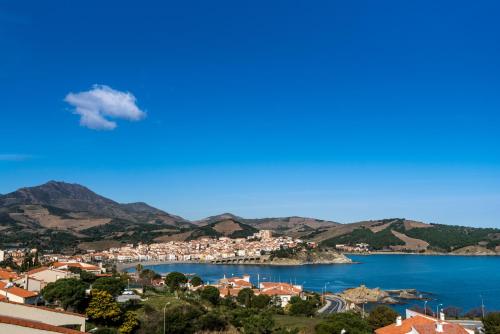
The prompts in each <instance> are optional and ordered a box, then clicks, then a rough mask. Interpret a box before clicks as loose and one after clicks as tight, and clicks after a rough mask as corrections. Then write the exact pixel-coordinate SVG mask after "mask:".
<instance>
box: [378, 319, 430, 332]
mask: <svg viewBox="0 0 500 334" xmlns="http://www.w3.org/2000/svg"><path fill="white" fill-rule="evenodd" d="M435 322H436V321H435V320H433V319H430V318H427V317H423V316H418V315H417V316H415V317H412V318H408V319H406V320H403V321H402V323H401V325H400V326H396V324H392V325H389V326H385V327H382V328H379V329H376V330H375V333H376V334H406V333H408V332H410V331H411V329H412V327H414V326H417V325H429V324H430V325H432V326H434V324H435Z"/></svg>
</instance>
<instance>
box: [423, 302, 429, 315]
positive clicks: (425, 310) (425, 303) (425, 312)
mask: <svg viewBox="0 0 500 334" xmlns="http://www.w3.org/2000/svg"><path fill="white" fill-rule="evenodd" d="M427 302H428V301H427V300H425V301H424V315H427Z"/></svg>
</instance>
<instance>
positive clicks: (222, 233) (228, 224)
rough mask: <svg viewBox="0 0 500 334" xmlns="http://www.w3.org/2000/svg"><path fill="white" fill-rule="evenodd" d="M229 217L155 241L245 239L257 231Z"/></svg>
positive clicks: (213, 220) (213, 219) (212, 220)
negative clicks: (220, 238)
mask: <svg viewBox="0 0 500 334" xmlns="http://www.w3.org/2000/svg"><path fill="white" fill-rule="evenodd" d="M232 217H233V215H231V217H229V216H223V217H222V218H221V219H220V220H215V218H212V219H210V222H209V223H207V224H204V225H201V226H198V227H195V228H193V229H190V230H188V231H184V232H181V233H177V234H171V235H168V236H161V237H158V238H156V239H155V240H156V241H171V240H176V241H186V240H194V239H199V238H202V237H211V238H218V237H228V238H246V237H249V236H251V235H253V234H254V233H256V232H258V231H259V230H258V229H256V228H254V227H252V226H250V225H247V224H244V223H241V222H240V221H238V220H236V219H234V218H232Z"/></svg>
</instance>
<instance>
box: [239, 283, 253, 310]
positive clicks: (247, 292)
mask: <svg viewBox="0 0 500 334" xmlns="http://www.w3.org/2000/svg"><path fill="white" fill-rule="evenodd" d="M253 297H254V292H253V290H252V289H250V288H245V289H241V290H240V292H238V297H236V300H237V301H238V303H240V304H241V305H243V306H245V307H250V306H252V299H253Z"/></svg>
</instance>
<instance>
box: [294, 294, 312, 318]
mask: <svg viewBox="0 0 500 334" xmlns="http://www.w3.org/2000/svg"><path fill="white" fill-rule="evenodd" d="M289 311H290V314H291V315H301V314H302V315H305V316H311V315H314V313H315V309H314V302H313V301H311V300H302V299H300V298H299V300H296V301H295V302H294V303H291V304H290V309H289Z"/></svg>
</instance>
